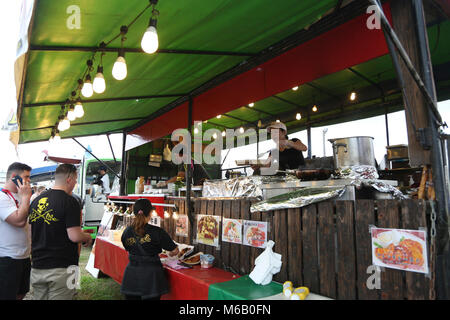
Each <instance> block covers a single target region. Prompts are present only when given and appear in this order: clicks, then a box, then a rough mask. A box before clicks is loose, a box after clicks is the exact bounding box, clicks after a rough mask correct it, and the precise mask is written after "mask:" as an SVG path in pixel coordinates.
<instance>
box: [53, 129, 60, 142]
mask: <svg viewBox="0 0 450 320" xmlns="http://www.w3.org/2000/svg"><path fill="white" fill-rule="evenodd" d="M59 141H61V137H60V136H59V131H58V130H56V132H55V136H54V137H53V143H57V142H59Z"/></svg>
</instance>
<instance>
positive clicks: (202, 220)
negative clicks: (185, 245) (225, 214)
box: [197, 214, 221, 247]
mask: <svg viewBox="0 0 450 320" xmlns="http://www.w3.org/2000/svg"><path fill="white" fill-rule="evenodd" d="M220 218H221V217H220V216H210V215H201V214H199V215H197V242H198V243H202V244H207V245H210V246H215V247H218V246H219V225H220Z"/></svg>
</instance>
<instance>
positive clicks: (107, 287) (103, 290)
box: [75, 247, 124, 300]
mask: <svg viewBox="0 0 450 320" xmlns="http://www.w3.org/2000/svg"><path fill="white" fill-rule="evenodd" d="M91 249H92V248H91V247H88V248H84V247H83V248H82V249H81V253H80V261H79V264H78V265H79V266H80V272H81V281H80V287H81V289H80V290H78V292H77V295H76V297H75V299H76V300H123V299H124V298H123V295H122V294H121V293H120V284H118V283H117V282H115V281H114V280H113V279H111V278H110V277H107V276H104V275H103V276H102V275H101V273H100V275H99V278H98V279H97V278H94V277H93V276H92V275H91V274H90V273H89V272H88V271H87V270H86V268H85V267H86V264H87V262H88V260H89V255H90V254H91Z"/></svg>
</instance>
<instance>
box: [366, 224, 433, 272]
mask: <svg viewBox="0 0 450 320" xmlns="http://www.w3.org/2000/svg"><path fill="white" fill-rule="evenodd" d="M370 232H371V240H372V263H373V264H374V265H377V266H381V267H386V268H392V269H398V270H404V271H412V272H419V273H425V274H428V256H427V241H426V239H427V233H426V231H422V230H403V229H385V228H376V227H373V228H371V229H370Z"/></svg>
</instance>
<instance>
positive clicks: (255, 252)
mask: <svg viewBox="0 0 450 320" xmlns="http://www.w3.org/2000/svg"><path fill="white" fill-rule="evenodd" d="M261 215H262V213H261V212H253V213H251V214H250V220H252V221H262V218H261ZM267 239H268V240H270V239H271V238H270V237H269V235H267ZM249 248H250V271H252V270H253V268H254V267H255V259H256V258H257V257H258V256H259V255H260V253H261V252H262V250H261V249H258V248H254V247H249Z"/></svg>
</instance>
